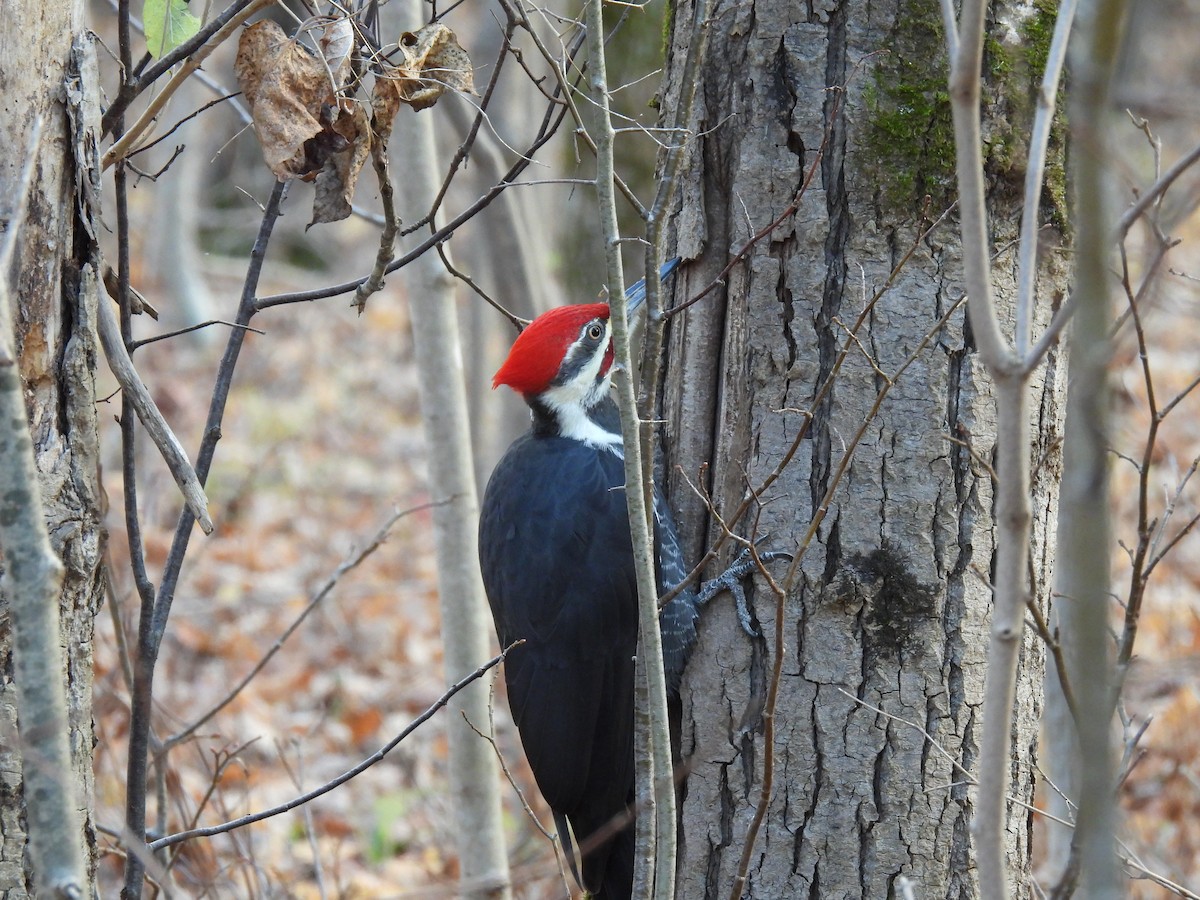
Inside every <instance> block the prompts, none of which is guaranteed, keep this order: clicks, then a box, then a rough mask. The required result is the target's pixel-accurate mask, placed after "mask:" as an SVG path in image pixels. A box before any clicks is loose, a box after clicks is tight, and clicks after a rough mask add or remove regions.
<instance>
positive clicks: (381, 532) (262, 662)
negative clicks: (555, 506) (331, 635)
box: [158, 500, 447, 756]
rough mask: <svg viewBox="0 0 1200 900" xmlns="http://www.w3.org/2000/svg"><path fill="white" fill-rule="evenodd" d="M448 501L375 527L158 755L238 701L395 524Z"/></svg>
mask: <svg viewBox="0 0 1200 900" xmlns="http://www.w3.org/2000/svg"><path fill="white" fill-rule="evenodd" d="M446 502H447V501H444V500H439V501H432V502H430V503H422V504H420V505H419V506H412V507H409V508H408V509H400V510H396V511H395V512H393V513H392V514H391V515H390V516H388V517H387V520H386V521H385V522H384V523H383V524H382V525H380V526H379V528H377V529H376V530H375V533H374V534H373V535H372V536H371V537H370V539H368V541H367V542H366V544H364V545H363V546H362V547H361V548H360V549H358V550H356V551H355V552H354V553H352V554H351V555H350V556H348V557H347V558H346V559H345V560H343V561H342V562H341V563H340V564H339V565H338V567H337V568H336V569H334V570H333V573H332V574H331V575H330V576H329V577H328V578H326V579H325V583H324V584H322V585H321V587H320V588H319V589H318V590H317V592H316V593H315V594H313V595H312V597H311V598H309V601H308V603H307V604H305V606H304V609H302V610H301V611H300V613H299V614H298V615H297V616H296V618H295V619H293V620H292V623H291V624H290V625H288V627H287V628H286V629H284V631H283V634H281V635H279V637H277V638H276V639H275V643H273V644H272V645H271V647H270V649H269V650H267V652H266V653H264V654H263V655H262V657H260V658H259V660H258V662H257V663H255V664H254V666H253V668H251V669H250V671H249V672H247V673H246V674H245V675H244V676H243V677H242V679H241V681H239V682H238V683H237V684H236V685H234V686H233V688H231V689H230V691H229V692H228V693H227V694H226V695H225V696H224V697H223V698H222V699H221V700H219V701H218V702H217V703H215V704H214V705H213V706H212V707H211V708H210V709H209V710H208V711H207V712H205V713H204V714H203V715H201V716H200V717H199V718H197V719H196V720H195V721H193V722H192V723H191V724H190V725H188V726H187V727H186V728H184V729H183V730H182V731H180V732H179V733H177V734H174V735H172V736H171V737H169V738H167V739H166V740H165V741H163V745H162V750H161V751H160V752H159V754H158V755H159V756H161V755H162V754H163V753H166V752H167V751H169V750H170V749H171V748H173V747H175V746H177V745H179V744H180V743H182V742H183V741H186V740H187V739H188V738H190V737H191V736H192V735H193V734H195V733H196V731H197V730H198V729H200V728H202V727H203V726H204V724H205V723H206V722H208V721H209V720H210V719H212V717H213V716H215V715H216V714H217V713H219V712H220V711H221V710H223V709H224V708H225V707H226V706H228V705H229V704H230V703H232V702H233V701H234V700H236V699H237V697H238V695H239V694H241V692H242V691H243V690H245V689H246V685H248V684H249V683H250V682H251V681H253V680H254V678H255V676H257V675H258V673H259V672H261V671H262V670H263V669H264V668H266V666H267V663H269V662H270V661H271V660H272V659H273V658H274V657H275V654H277V653H278V652H279V651H280V650H281V649H282V648H283V645H284V644H285V643H286V642H287V640H288V638H290V637H291V636H292V635H293V634H295V633H296V629H298V628H299V627H300V626H301V625H302V624H304V620H305V619H307V618H308V616H309V615H310V614H311V613H312V611H313V610H314V609H316V608H317V606H319V605H320V604H321V602H322V601H323V600H324V599H325V598H326V597H328V596H329V594H330V593H331V592H332V591H333V589H334V588H335V587H337V585H338V583H339V582H340V581H341V580H342V577H343V576H344V575H346V573H348V572H352V571H353V570H354V569H356V568H358V567H359V566H360V565H361V564H362V563H363V561H364V560H365V559H366V558H367V557H368V556H370V555H371V554H372V553H374V552H375V551H376V550H378V549H379V548H380V547H381V546H383V543H384V542H385V541H386V540H387V538H388V535H389V534H391V531H392V526H394V525H395V524H396V523H397V522H398V521H400V520H401V519H402V518H404V517H405V516H408V515H412V514H413V513H416V512H421V511H423V510H426V509H432V508H433V507H435V506H442V505H444V504H445V503H446Z"/></svg>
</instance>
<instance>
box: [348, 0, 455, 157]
mask: <svg viewBox="0 0 1200 900" xmlns="http://www.w3.org/2000/svg"><path fill="white" fill-rule="evenodd" d="M398 47H399V50H400V54H401V56H402V57H403V61H402V62H400V63H399V64H397V65H395V66H386V67H385V69H384V71H383V72H381V73H380V74H378V75H377V76H376V78H375V91H374V94H373V95H372V98H371V107H372V111H373V113H374V116H375V133H376V135H377V136H378V137H379V140H381V141H382V142H384V143H386V141H387V139H388V137H389V136H390V135H391V133H392V124H393V119H395V117H396V113H397V111H399V109H400V104H402V103H406V104H408V105H409V106H411V107H412V108H413V109H414V110H420V109H425V108H426V107H429V106H433V104H435V103H437V101H438V98H440V97H441V96H442V94H444V93H445V92H446V91H447V90H453V91H462V92H464V93H469V94H474V93H475V77H474V73H473V72H472V69H471V57H470V56H468V55H467V52H466V51H465V50H463V48H462V47H461V46H459V43H458V36H457V35H455V33H454V32H453V31H451V30H450V29H449V28H447V27H446V26H445V25H442V24H441V23H434V24H430V25H426V26H425V27H423V28H421V29H420V30H419V31H416V32H412V31H406V32H404V33H403V34H402V35H400V40H399V43H398Z"/></svg>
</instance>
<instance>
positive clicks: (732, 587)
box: [696, 547, 792, 638]
mask: <svg viewBox="0 0 1200 900" xmlns="http://www.w3.org/2000/svg"><path fill="white" fill-rule="evenodd" d="M758 559H759V560H760V561H761V562H762V563H763V564H764V565H765V564H766V563H769V562H775V561H776V560H778V559H786V560H787V561H788V562H791V560H792V554H790V553H788V552H787V551H786V550H771V551H769V552H767V553H760V554H758ZM757 571H758V562H756V561H755V560H754V557H753V556H752V555H751V553H750V548H749V547H747V548H746V549H745V550H743V551H742V552H741V553H739V554H738V555H737V558H736V559H735V560H734V561H733V562H732V563H731V564H730V566H729V568H728V569H726V570H725V571H724V572H722V573H721V574H720V575H718V576H717V577H716V578H714V579H713V580H712V581H706V582H704V584H702V585H700V590H699V591H697V592H696V608H697V609H703V608H704V606H705V605H706V604H707V603H708V602H709V601H710V600H712V598H713V597H715V596H717V594H719V593H721V591H729V593H731V594H733V603H734V608H735V609H736V610H737V617H738V623H739V624H740V625H741V626H742V631H744V632H746V634H747V635H749V636H750V637H752V638H759V637H762V629H760V628H759V627H758V620H757V618H756V617H755V616H754V614H753V613H752V612H751V610H750V604H749V602H748V601H747V600H746V589H745V588H744V587H742V582H743V581H744V580H745V579H746V578H747V577H749V576H750V575H753V574H754V573H755V572H757Z"/></svg>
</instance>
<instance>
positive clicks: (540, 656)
mask: <svg viewBox="0 0 1200 900" xmlns="http://www.w3.org/2000/svg"><path fill="white" fill-rule="evenodd" d="M624 483H625V473H624V470H623V462H622V460H621V458H620V457H619V456H617V455H616V454H615V453H612V452H609V451H607V450H601V451H598V450H597V449H596V448H594V447H589V446H587V445H586V444H583V443H581V442H579V441H575V440H571V439H570V438H564V437H559V436H557V435H554V434H545V433H543V434H538V433H537V432H533V431H531V432H530V433H529V434H526V435H525V436H524V437H522V438H520V439H518V440H517V441H516V443H514V444H513V445H512V447H510V448H509V451H508V453H506V454H505V456H504V458H503V459H502V460H501V461H500V463H499V465H497V466H496V470H495V472H494V473H493V474H492V478H491V480H490V481H489V482H488V489H487V492H486V494H485V496H484V501H483V510H484V514H483V516H482V517H481V519H480V526H479V554H480V561H481V563H482V566H483V570H484V571H485V572H489V571H490V572H491V573H492V574H491V576H490V577H489V578H488V584H487V593H488V599H489V601H490V603H491V606H492V614H493V616H494V618H495V621H496V632H497V635H498V636H499V638H500V643H501V645H502V646H508V644H510V643H511V642H513V641H515V640H520V639H523V640H524V641H525V643H524V645H522V646H520V647H518V648H516V649H514V650H513V651H512V652H511V653H510V654H509V656H508V658H507V660H506V661H505V680H506V682H507V684H508V697H509V704H510V706H511V708H512V713H513V718H514V719H515V720H516V723H517V728H518V729H519V730H520V733H521V743H522V745H523V746H524V748H525V755H526V756H527V757H528V759H529V765H530V768H531V769H532V770H533V773H534V776H535V777H536V778H537V782H538V788H539V789H540V790H541V792H542V795H543V796H544V797H545V798H546V802H547V803H548V804H549V805H550V808H551V809H552V810H554V812H555V813H556V814H558V815H561V816H565V817H566V818H567V819H568V820H569V821H570V823H571V826H572V828H573V830H574V832H575V837H576V840H577V841H578V842H579V844H580V846H581V847H582V848H584V849H588V845H589V843H591V841H590V836H591V835H592V834H593V833H595V832H597V831H599V830H602V829H604V828H605V827H606V826H607V825H608V823H609V822H611V821H613V820H614V819H616V818H618V817H620V816H621V815H622V814H623V813H624V812H625V810H626V809H627V807H628V805H629V802H630V800H631V799H632V798H631V796H630V791H631V789H632V787H633V727H632V726H633V674H634V655H635V654H636V652H637V615H638V613H637V583H636V579H635V576H634V570H633V549H632V544H631V542H630V537H629V524H628V519H627V518H626V512H625V492H624ZM548 484H553V485H556V486H557V489H556V490H554V491H547V490H545V489H544V487H545V486H546V485H548ZM509 499H513V500H517V501H519V508H514V505H513V504H511V503H508V502H506V501H508V500H509ZM548 717H549V718H548ZM620 843H622V844H623V843H626V842H620ZM623 849H624V848H623V847H622V846H614V845H613V843H608V842H606V845H605V846H603V847H599V848H593V852H591V853H588V854H587V855H585V857H584V859H583V882H584V885H585V886H586V887H588V888H589V889H601V888H603V889H605V890H606V893H611V896H613V897H619V896H626V897H627V896H629V890H630V888H629V887H628V886H626V887H625V889H624V894H622V893H620V891H619V890H617V891H609V890H608V889H609V888H616V887H617V885H615V884H613V885H609V884H608V883H607V880H606V879H605V878H604V873H605V872H606V871H607V870H608V869H609V860H608V857H609V855H610V854H611V852H612V851H613V850H623ZM628 850H629V854H630V856H629V863H630V868H629V871H630V873H632V859H633V857H632V844H631V843H630V844H629V847H628ZM615 862H616V861H615V860H614V863H615ZM624 868H625V866H621V865H614V866H613V870H614V872H619V871H621V870H623V869H624ZM601 896H604V895H601Z"/></svg>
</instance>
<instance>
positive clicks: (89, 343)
mask: <svg viewBox="0 0 1200 900" xmlns="http://www.w3.org/2000/svg"><path fill="white" fill-rule="evenodd" d="M5 16H6V18H7V19H8V20H9V21H10V22H17V23H20V27H7V28H4V29H0V88H2V92H3V95H4V98H5V111H6V112H5V115H4V116H3V117H0V145H2V146H5V147H11V148H16V147H22V146H24V144H25V135H26V134H28V130H29V128H30V125H31V123H32V122H33V120H34V119H35V117H36V116H38V115H39V114H40V115H41V116H42V119H43V122H44V123H45V124H44V128H43V132H42V142H41V149H40V152H39V156H38V166H37V169H36V171H35V173H34V178H33V183H32V185H31V186H30V191H31V193H30V201H29V208H28V212H27V214H26V216H25V219H24V221H22V222H13V221H6V222H5V229H6V231H7V230H10V229H19V232H18V238H17V241H18V243H17V245H16V253H15V257H14V262H13V266H12V269H11V270H10V271H8V272H3V273H0V277H3V278H6V279H8V283H9V286H10V289H11V291H12V295H13V297H14V298H16V300H17V308H16V311H15V312H16V323H15V328H14V331H15V337H16V344H17V365H18V368H19V372H20V377H21V380H22V383H23V386H24V391H25V403H26V409H27V412H28V415H29V423H30V431H31V435H32V438H33V444H34V452H35V454H36V461H37V468H38V475H39V480H40V489H41V496H42V502H43V504H44V506H45V510H46V516H47V527H48V530H49V533H50V541H51V546H52V547H53V549H54V552H55V553H56V554H57V555H58V557H59V558H60V559H61V561H62V563H63V566H64V581H63V589H62V593H61V595H60V597H59V611H60V615H61V619H62V636H63V640H64V642H65V644H66V649H67V671H66V672H64V673H63V678H64V679H65V680H66V682H67V704H68V716H69V720H70V727H71V733H70V745H71V756H72V760H71V763H72V764H71V771H70V772H67V773H63V774H64V777H71V778H74V779H75V780H76V782H77V784H78V785H79V788H80V790H79V795H80V796H81V797H82V798H83V799H84V802H85V803H86V805H87V807H88V808H89V809H90V807H91V796H92V744H93V740H94V739H93V731H92V699H91V696H92V650H91V638H92V620H93V616H94V614H95V611H96V609H97V607H98V606H99V603H100V599H101V596H102V594H101V585H100V578H99V566H100V556H101V534H102V532H101V524H100V520H101V515H102V513H101V510H102V507H103V505H104V503H103V495H102V492H101V488H100V485H99V479H98V456H97V452H98V441H97V435H96V413H95V405H94V403H95V396H94V389H93V377H94V373H95V369H96V338H95V315H96V302H97V293H96V279H95V270H94V269H91V270H89V268H88V264H89V263H91V262H93V261H94V260H93V259H92V253H93V238H92V237H91V235H93V234H94V233H95V232H94V223H93V222H91V221H85V219H84V218H83V217H82V216H81V214H80V207H79V204H77V202H76V159H75V151H76V137H79V138H80V140H84V139H86V138H87V135H76V134H75V133H74V129H73V128H72V127H71V126H70V123H71V122H72V121H77V120H78V118H79V116H78V115H77V113H78V106H77V104H78V103H79V101H80V98H81V97H82V96H83V94H82V93H81V92H80V86H81V82H80V77H81V76H80V74H79V66H80V65H81V64H86V63H87V62H88V61H89V60H92V56H91V53H92V51H91V48H90V45H89V44H88V42H87V41H86V40H83V41H82V42H81V48H80V51H79V53H78V54H74V56H73V49H72V42H73V41H74V40H75V39H76V37H77V36H78V35H81V34H83V33H84V30H85V29H84V19H83V5H82V3H78V2H73V3H61V4H58V3H52V4H44V3H34V2H30V0H13V2H12V3H11V4H10V3H8V2H6V5H5ZM93 62H94V60H93ZM88 77H91V78H93V79H94V69H93V70H92V75H91V76H84V78H88ZM97 87H98V81H96V80H92V81H91V84H90V89H91V90H92V91H94V90H95V89H96V88H97ZM92 96H94V94H93V95H92ZM22 163H23V159H21V158H20V155H19V154H9V155H8V156H6V158H4V159H2V160H0V198H4V199H3V200H2V201H0V202H2V203H3V204H4V206H3V207H2V208H3V209H4V211H7V210H8V209H9V208H11V207H10V204H11V203H12V202H13V198H14V197H15V194H16V191H17V177H18V174H19V172H20V169H21V164H22ZM84 215H85V216H86V215H88V214H87V213H84ZM4 584H5V580H4V578H3V577H0V896H4V897H8V898H13V900H16V898H22V897H27V896H31V895H32V893H33V884H34V878H33V873H32V872H31V871H30V866H29V861H28V856H27V849H26V834H25V796H24V782H23V779H22V759H21V754H20V751H19V744H18V742H17V740H16V737H15V736H16V734H17V730H18V727H19V719H20V713H19V710H18V709H17V707H16V703H15V689H14V685H13V683H12V656H11V632H10V630H9V628H8V624H7V619H6V616H7V613H6V611H5V607H6V606H7V599H6V597H5V596H4V591H5V587H4ZM84 832H85V833H84V834H83V835H82V837H81V843H82V844H83V846H84V847H85V849H86V852H87V854H88V858H89V866H88V867H89V872H90V870H91V869H92V868H94V865H95V836H94V833H93V831H92V826H91V821H90V816H89V817H88V818H87V821H86V823H85V826H84Z"/></svg>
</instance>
